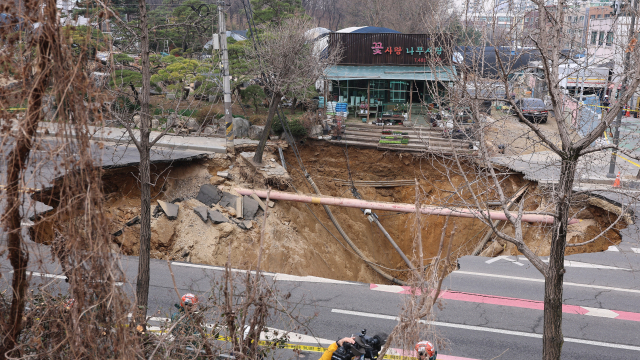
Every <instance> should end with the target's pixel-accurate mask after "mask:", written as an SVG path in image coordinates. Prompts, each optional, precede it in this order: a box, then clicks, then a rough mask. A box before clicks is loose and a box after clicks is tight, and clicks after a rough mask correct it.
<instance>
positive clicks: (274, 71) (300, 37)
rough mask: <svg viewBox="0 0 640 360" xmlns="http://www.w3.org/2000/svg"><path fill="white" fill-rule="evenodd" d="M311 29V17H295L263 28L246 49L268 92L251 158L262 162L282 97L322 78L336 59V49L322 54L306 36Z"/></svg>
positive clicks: (299, 90)
mask: <svg viewBox="0 0 640 360" xmlns="http://www.w3.org/2000/svg"><path fill="white" fill-rule="evenodd" d="M311 28H313V24H312V22H311V20H309V19H305V18H294V19H289V20H286V21H284V22H283V23H282V24H281V25H275V26H272V27H269V28H267V29H265V33H264V34H263V35H261V36H260V40H259V42H258V44H256V45H257V46H256V47H255V48H254V49H250V50H248V55H249V56H250V57H251V58H252V59H253V62H254V64H255V69H254V70H255V71H256V72H258V73H260V74H263V76H264V78H265V80H266V85H265V89H266V90H267V92H268V98H270V100H271V101H270V102H269V113H268V115H267V121H266V123H265V127H264V131H263V132H262V136H261V137H260V143H259V145H258V148H257V149H256V153H255V156H254V157H253V161H255V162H256V163H262V154H263V152H264V147H265V145H266V143H267V140H268V139H269V134H270V133H271V123H272V121H273V117H274V115H275V114H276V112H277V111H278V107H279V104H280V101H281V99H282V97H283V96H284V95H285V94H288V93H293V94H295V93H302V92H304V91H305V90H306V89H307V88H308V87H309V86H311V85H313V84H314V83H315V82H316V81H317V80H318V79H319V78H321V77H322V75H323V74H324V71H325V70H326V69H327V68H328V67H329V66H331V65H333V64H335V63H336V62H337V59H338V58H339V56H340V54H339V53H337V52H334V53H329V54H323V53H322V52H321V51H318V50H317V49H316V48H315V46H314V45H315V43H314V42H313V41H312V40H313V39H310V38H309V37H308V35H307V33H306V32H307V31H308V30H309V29H311Z"/></svg>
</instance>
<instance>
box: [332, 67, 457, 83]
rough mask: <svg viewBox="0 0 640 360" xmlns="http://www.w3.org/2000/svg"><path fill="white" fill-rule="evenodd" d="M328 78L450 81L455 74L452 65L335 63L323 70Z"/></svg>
mask: <svg viewBox="0 0 640 360" xmlns="http://www.w3.org/2000/svg"><path fill="white" fill-rule="evenodd" d="M325 75H326V76H327V79H329V80H361V79H380V80H429V81H433V80H437V81H452V80H453V78H454V77H455V76H456V69H455V67H454V66H436V67H429V66H399V65H388V66H354V65H336V66H332V67H330V68H329V69H327V70H326V71H325Z"/></svg>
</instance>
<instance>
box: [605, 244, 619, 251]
mask: <svg viewBox="0 0 640 360" xmlns="http://www.w3.org/2000/svg"><path fill="white" fill-rule="evenodd" d="M605 251H615V252H620V249H618V248H617V247H615V246H613V245H612V246H609V248H607V250H605Z"/></svg>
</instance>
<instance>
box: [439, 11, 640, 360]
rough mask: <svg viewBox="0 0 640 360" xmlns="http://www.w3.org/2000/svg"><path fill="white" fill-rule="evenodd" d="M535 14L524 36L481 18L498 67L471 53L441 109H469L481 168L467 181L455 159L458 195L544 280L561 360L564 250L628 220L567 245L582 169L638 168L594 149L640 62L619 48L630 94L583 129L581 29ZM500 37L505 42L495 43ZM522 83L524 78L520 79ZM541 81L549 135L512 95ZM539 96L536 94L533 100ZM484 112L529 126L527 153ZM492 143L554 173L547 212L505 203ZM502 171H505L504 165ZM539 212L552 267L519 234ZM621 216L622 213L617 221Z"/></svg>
mask: <svg viewBox="0 0 640 360" xmlns="http://www.w3.org/2000/svg"><path fill="white" fill-rule="evenodd" d="M534 4H535V6H536V11H537V12H538V14H539V21H536V22H533V23H532V24H531V27H530V28H523V27H522V26H521V23H520V22H519V21H515V20H514V21H513V22H512V23H511V25H508V26H504V25H502V27H500V26H498V25H497V23H498V22H497V19H496V15H495V13H494V14H480V15H484V16H486V15H489V17H490V18H491V17H492V16H493V17H492V19H493V20H492V22H493V23H492V24H493V25H492V26H493V29H491V31H488V32H485V34H484V36H483V41H486V42H489V43H491V45H493V46H495V50H492V51H494V54H491V55H494V56H495V62H494V63H487V62H485V60H486V54H485V49H483V48H481V49H477V50H478V53H476V54H475V55H474V54H473V52H472V51H469V52H467V53H465V54H464V56H465V62H464V65H463V66H461V68H464V69H465V70H464V76H460V77H459V78H458V79H457V81H456V84H455V86H454V89H452V91H451V92H450V93H449V95H448V97H447V99H446V100H445V102H447V103H450V104H451V108H452V111H453V113H454V114H456V112H457V111H461V110H462V109H468V111H469V114H470V116H471V117H472V118H473V120H474V122H475V124H476V126H477V128H476V129H475V131H474V132H473V135H472V136H469V137H467V138H468V139H469V140H472V141H477V144H478V149H479V150H478V156H479V158H480V162H479V164H480V166H478V167H475V168H474V170H472V171H470V170H468V168H467V166H468V164H469V162H467V161H466V159H465V156H463V155H461V154H459V153H457V152H456V153H454V154H453V160H454V164H455V165H454V168H453V169H451V171H452V172H455V173H457V174H458V175H461V176H463V177H464V179H465V182H464V186H462V188H461V189H459V190H458V191H456V197H457V200H458V201H459V202H461V203H464V204H465V205H466V206H468V207H469V208H473V209H476V210H477V211H478V214H479V219H481V220H482V222H483V223H485V224H486V225H487V226H488V227H489V228H490V229H491V232H492V233H493V234H495V236H497V237H498V238H499V239H501V241H505V242H506V243H510V244H513V246H514V247H515V251H516V252H517V253H519V254H522V255H524V256H525V257H526V258H527V259H528V260H529V261H530V262H531V264H532V265H533V266H534V267H535V268H536V269H537V270H538V271H540V273H541V274H542V275H543V276H544V278H545V291H544V329H543V349H542V351H543V359H545V360H552V359H554V360H556V359H560V358H561V351H562V345H563V341H564V340H563V334H562V300H563V278H564V274H565V271H566V270H565V267H564V258H565V251H566V249H567V247H575V246H584V245H586V244H590V243H593V242H595V241H603V240H604V237H605V236H606V234H607V233H608V231H610V230H611V229H614V228H616V226H617V224H618V222H619V220H620V219H621V217H620V216H622V215H620V216H618V217H617V219H616V220H615V221H613V222H612V223H611V224H610V225H609V226H607V227H604V228H602V229H600V230H601V232H600V234H599V235H597V236H595V237H593V238H591V239H587V240H584V241H580V242H578V243H576V242H574V243H568V240H569V238H568V233H569V225H570V223H571V222H572V219H574V218H576V217H579V216H580V212H581V211H583V210H584V208H585V206H586V199H585V194H586V193H585V192H582V191H576V190H575V186H576V185H579V183H580V179H579V177H580V175H581V174H582V173H583V172H584V167H585V164H586V166H588V163H589V162H590V161H593V160H589V159H593V156H596V155H597V154H598V153H600V154H602V153H603V152H605V151H606V150H609V149H615V150H616V151H619V152H624V153H625V154H627V155H628V156H631V157H634V158H636V156H635V155H634V154H633V153H631V152H629V151H628V150H624V149H622V148H621V147H619V146H618V144H617V143H616V144H607V145H603V144H602V143H596V140H598V139H599V138H600V137H601V136H602V135H603V133H604V132H605V130H606V129H607V128H609V127H611V126H613V125H614V122H615V120H616V116H617V115H618V114H619V113H620V111H621V109H622V107H623V105H624V104H626V103H627V102H628V101H629V99H630V98H631V96H632V95H633V93H634V92H635V90H636V89H637V87H638V85H640V66H639V64H640V62H638V61H637V60H638V56H639V55H640V53H639V52H638V49H637V48H635V47H633V46H627V45H626V44H629V43H630V41H631V39H629V38H627V39H625V40H624V41H623V44H624V45H623V49H627V50H626V52H627V54H628V57H627V59H626V61H627V63H626V64H627V65H626V66H625V68H624V71H623V72H621V73H619V74H616V75H617V76H618V79H620V80H619V81H620V83H621V84H624V85H623V87H622V91H621V93H620V94H619V101H617V102H616V103H615V104H613V106H612V107H611V109H610V110H609V112H608V113H606V112H605V113H603V114H602V116H601V118H600V119H598V118H597V117H592V118H591V119H590V120H589V121H588V124H586V125H585V122H584V121H583V120H584V119H581V118H580V115H578V114H579V113H580V112H581V111H582V110H586V109H587V108H586V107H585V106H584V105H583V104H582V103H580V102H579V101H576V100H574V99H572V98H571V97H570V93H569V92H568V91H567V90H566V89H564V85H563V80H564V79H566V78H567V77H574V78H576V77H579V76H580V74H581V73H583V74H584V73H585V71H588V70H587V69H588V63H587V62H576V61H575V60H574V59H573V56H572V54H575V53H578V52H580V51H584V49H581V48H580V47H581V46H582V45H581V42H580V41H579V40H578V39H576V38H574V37H572V36H571V34H574V29H575V28H578V27H581V25H580V26H576V25H574V24H573V23H571V22H570V21H569V17H568V16H567V14H571V13H570V12H569V11H570V10H569V9H570V7H569V4H568V3H567V2H558V4H557V5H555V6H546V5H545V2H544V1H537V0H536V1H534ZM630 11H635V10H633V9H632V10H630ZM523 14H524V13H523V12H518V11H517V9H514V10H512V12H511V13H510V15H511V16H513V19H521V16H524V15H523ZM571 17H572V16H571ZM490 26H491V24H490ZM498 32H499V34H500V36H496V35H497V34H498ZM522 43H529V44H531V45H532V46H533V47H534V49H533V50H519V48H518V45H519V44H522ZM500 46H507V49H510V50H508V52H505V51H503V50H504V48H500ZM511 49H517V51H515V53H516V55H515V56H512V55H511V54H510V53H511V51H512V50H511ZM567 54H569V55H567ZM524 57H531V60H539V64H540V68H539V69H540V71H539V72H538V73H529V74H526V73H525V74H524V75H518V74H522V72H526V63H527V62H526V61H525V62H524V67H525V68H524V69H523V67H522V62H521V61H520V59H521V58H524ZM593 57H594V55H593V54H592V53H590V52H587V58H588V59H589V58H591V59H593ZM587 61H588V60H587ZM461 65H462V64H461ZM567 69H569V70H567ZM488 70H491V71H488ZM522 76H525V77H526V78H524V79H523V77H522ZM536 81H537V82H543V83H544V84H543V85H544V86H543V88H545V89H546V90H545V91H544V94H545V95H547V96H548V99H549V104H550V107H551V109H552V110H553V114H555V119H554V120H555V124H553V125H552V126H553V127H552V128H550V127H549V126H543V125H542V124H541V123H539V122H537V121H534V119H532V118H531V117H530V116H525V115H526V114H524V113H523V112H522V110H521V108H520V107H519V106H518V104H517V103H516V101H515V99H514V98H513V97H512V94H516V93H517V94H518V96H522V97H528V96H527V95H526V94H529V93H530V92H531V91H534V90H535V89H534V88H533V86H530V85H528V84H529V83H531V84H532V83H534V82H536ZM625 85H626V86H625ZM498 88H500V89H502V91H503V95H502V96H497V95H496V92H495V90H496V89H498ZM527 91H528V92H527ZM505 95H506V96H505ZM540 95H541V94H539V93H538V94H537V96H540ZM576 95H577V93H576ZM540 97H542V96H540ZM443 100H444V99H443ZM487 102H491V103H493V104H501V103H506V104H508V105H509V106H510V107H511V109H512V111H513V113H514V114H515V116H516V118H517V120H519V121H520V122H521V123H522V124H523V125H524V130H523V132H522V133H521V134H519V135H518V138H520V137H521V140H522V142H523V143H524V144H523V145H518V146H516V144H515V143H516V141H515V138H514V137H513V136H512V135H511V134H509V135H507V134H505V135H504V136H502V137H500V135H499V134H498V135H497V136H496V131H495V127H496V126H498V127H500V126H503V127H502V128H501V130H500V131H499V132H505V130H506V128H505V127H504V124H505V123H506V122H508V121H513V120H511V119H512V118H511V117H506V118H505V117H504V115H500V114H495V115H494V116H492V117H488V116H486V115H485V111H486V109H485V106H484V104H485V103H487ZM571 104H573V106H576V107H577V108H574V109H575V110H574V111H568V110H569V109H568V108H569V105H571ZM452 120H453V121H452V126H453V128H454V129H455V128H459V127H463V125H464V124H461V123H458V121H459V120H458V119H456V118H455V117H454V118H453V119H452ZM545 121H546V120H545ZM550 122H551V121H550ZM499 124H503V125H499ZM587 125H588V126H587ZM508 138H510V139H508ZM498 141H504V142H503V143H500V142H498ZM509 141H511V143H509ZM496 142H498V144H501V145H502V146H503V148H502V149H503V151H504V146H506V148H507V150H508V151H510V153H509V154H510V155H511V156H512V157H514V158H517V157H518V156H520V155H523V157H522V159H526V158H525V157H524V154H532V153H533V154H536V156H537V158H538V159H541V158H542V159H543V160H541V161H542V163H543V164H544V163H545V162H546V164H548V165H547V166H546V169H555V171H557V182H556V183H555V184H553V185H550V186H549V187H548V188H547V189H545V196H546V195H548V197H543V198H544V199H543V200H542V203H541V198H540V197H539V196H533V195H527V196H525V197H523V198H522V200H520V201H519V202H517V201H516V199H515V198H512V197H511V195H509V193H515V191H514V190H512V189H510V187H511V186H510V185H508V184H507V183H505V182H504V180H505V177H504V175H501V174H500V171H499V169H498V168H497V166H498V165H497V164H496V159H495V158H494V156H496V154H497V153H498V152H497V150H498V149H497V148H496V145H498V144H496ZM594 144H598V145H594ZM529 157H531V156H529ZM505 161H507V160H505ZM524 161H527V160H524ZM543 164H541V163H538V164H536V163H533V162H532V163H531V166H536V165H537V166H542V165H543ZM504 165H505V166H508V164H504ZM480 184H483V185H480ZM486 189H490V191H486ZM495 200H497V202H498V203H499V204H500V209H501V211H502V212H503V213H504V214H505V216H506V218H507V224H508V226H507V227H506V228H505V227H503V226H498V225H497V222H493V221H491V219H490V216H489V209H490V207H489V205H488V203H490V202H491V201H495ZM514 201H516V203H517V211H512V210H513V209H512V208H511V205H513V204H514ZM536 202H537V207H538V209H537V210H535V211H534V213H537V214H544V215H548V216H550V218H548V219H547V221H549V223H550V226H549V228H548V229H547V230H546V231H547V234H548V236H549V238H550V246H549V248H548V255H549V261H548V262H544V261H542V259H540V257H539V255H541V253H542V251H540V249H536V248H531V247H530V246H529V245H528V244H527V241H526V240H527V239H526V236H525V233H526V227H525V226H523V219H522V217H523V216H524V215H525V213H527V211H526V210H525V209H526V207H527V206H533V205H532V203H533V204H535V203H536ZM527 204H528V205H527ZM624 211H625V209H624V207H623V209H621V214H622V213H624Z"/></svg>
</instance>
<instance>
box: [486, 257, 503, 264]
mask: <svg viewBox="0 0 640 360" xmlns="http://www.w3.org/2000/svg"><path fill="white" fill-rule="evenodd" d="M506 258H507V257H506V256H497V257H494V258H493V259H489V260H487V261H485V263H487V264H491V263H494V262H496V261H498V260H500V259H506Z"/></svg>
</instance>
